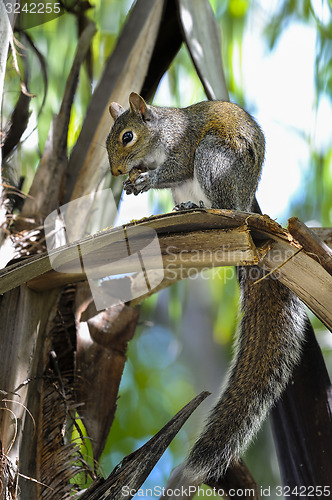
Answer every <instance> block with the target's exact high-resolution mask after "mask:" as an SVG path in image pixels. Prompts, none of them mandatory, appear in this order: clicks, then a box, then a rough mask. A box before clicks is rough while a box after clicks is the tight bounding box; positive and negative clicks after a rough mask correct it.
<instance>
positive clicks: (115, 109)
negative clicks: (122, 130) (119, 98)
mask: <svg viewBox="0 0 332 500" xmlns="http://www.w3.org/2000/svg"><path fill="white" fill-rule="evenodd" d="M108 109H109V112H110V115H111V117H112V118H113V120H114V121H115V120H116V119H117V118H119V116H120V115H122V113H124V111H125V109H124V108H123V107H122V106H121V105H120V104H118V103H117V102H111V104H110V107H109V108H108Z"/></svg>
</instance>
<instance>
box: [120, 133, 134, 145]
mask: <svg viewBox="0 0 332 500" xmlns="http://www.w3.org/2000/svg"><path fill="white" fill-rule="evenodd" d="M133 137H134V134H133V133H132V131H131V130H128V132H125V133H124V134H123V136H122V144H124V145H126V144H128V143H129V142H131V141H132V140H133Z"/></svg>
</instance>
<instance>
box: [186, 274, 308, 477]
mask: <svg viewBox="0 0 332 500" xmlns="http://www.w3.org/2000/svg"><path fill="white" fill-rule="evenodd" d="M263 275H264V272H263V271H262V270H261V269H260V268H258V267H244V268H241V269H240V287H241V304H242V314H243V316H242V319H241V323H240V327H239V334H238V340H237V345H236V354H235V358H234V361H233V364H232V367H231V369H230V371H229V374H228V378H227V383H226V385H225V388H224V390H223V391H222V394H221V397H220V399H219V401H218V402H217V403H216V405H215V406H214V408H213V409H212V410H211V413H210V415H209V418H208V421H207V424H206V426H205V429H204V430H203V432H202V434H201V436H200V438H199V439H198V441H197V442H196V444H195V445H194V447H193V449H192V451H191V453H190V455H189V457H188V459H187V462H186V470H187V473H189V475H190V476H191V477H195V478H196V480H197V479H199V482H205V481H207V480H208V481H212V480H214V481H217V480H218V479H219V478H220V477H222V476H223V475H224V473H225V471H226V469H227V467H228V466H229V464H230V462H231V461H233V460H236V459H237V458H239V455H240V454H241V453H243V451H244V450H245V448H246V447H247V445H248V444H249V442H250V441H251V439H252V438H253V436H254V435H255V433H256V432H257V430H258V429H259V427H260V426H261V423H262V421H263V419H264V418H265V416H266V414H267V413H268V411H269V410H270V408H271V407H272V406H273V405H274V403H275V402H276V400H277V399H278V398H279V397H280V395H281V393H282V392H283V390H284V389H285V386H286V384H287V382H288V380H289V379H290V376H291V374H292V371H293V368H294V366H295V365H296V364H297V363H298V361H299V359H300V355H301V344H302V342H303V336H304V334H303V332H304V323H305V317H306V316H305V312H304V308H303V306H302V304H301V302H300V300H299V299H298V298H297V297H296V296H295V295H294V294H293V293H292V292H291V291H290V290H288V288H286V287H285V286H284V285H282V284H281V283H280V282H279V281H278V280H276V279H274V278H273V277H271V276H270V277H265V278H264V279H263V280H261V281H260V282H259V283H257V284H255V281H257V280H258V279H259V278H261V277H262V276H263Z"/></svg>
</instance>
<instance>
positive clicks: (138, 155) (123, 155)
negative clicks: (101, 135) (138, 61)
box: [106, 92, 156, 176]
mask: <svg viewBox="0 0 332 500" xmlns="http://www.w3.org/2000/svg"><path fill="white" fill-rule="evenodd" d="M129 105H130V108H129V110H127V111H125V109H124V108H123V107H122V106H121V105H120V104H118V103H116V102H112V103H111V105H110V107H109V112H110V114H111V116H112V118H113V119H114V125H113V127H112V129H111V131H110V133H109V135H108V137H107V140H106V148H107V152H108V158H109V162H110V167H111V171H112V174H113V175H115V176H117V175H121V174H126V173H128V172H130V170H132V169H133V168H139V167H145V169H146V168H154V167H153V165H147V164H146V159H147V158H148V157H149V155H150V156H151V150H152V149H153V143H154V139H155V138H156V133H155V130H154V129H153V126H152V124H153V122H154V120H155V108H153V107H152V106H148V105H147V104H146V102H145V101H144V99H143V98H142V97H141V96H140V95H138V94H136V93H135V92H132V93H131V94H130V96H129Z"/></svg>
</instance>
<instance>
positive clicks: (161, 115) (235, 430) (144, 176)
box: [106, 92, 306, 485]
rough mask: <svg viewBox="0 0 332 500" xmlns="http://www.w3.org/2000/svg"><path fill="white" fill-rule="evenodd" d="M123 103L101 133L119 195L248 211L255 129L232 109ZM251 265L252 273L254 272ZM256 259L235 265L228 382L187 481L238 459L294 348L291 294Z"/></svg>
mask: <svg viewBox="0 0 332 500" xmlns="http://www.w3.org/2000/svg"><path fill="white" fill-rule="evenodd" d="M129 104H130V109H129V110H127V111H125V110H124V108H122V106H120V105H119V104H117V103H112V104H111V105H110V108H109V110H110V113H111V116H112V117H113V119H114V120H115V123H114V125H113V127H112V129H111V131H110V134H109V136H108V138H107V141H106V147H107V151H108V155H109V162H110V166H111V171H112V173H113V175H115V176H117V175H120V174H129V179H128V180H127V181H125V182H124V188H125V190H126V192H127V193H133V194H135V195H137V194H139V193H141V192H144V191H147V190H148V189H160V188H170V189H171V191H172V195H173V199H174V202H175V204H176V208H177V209H185V208H193V207H195V206H197V205H200V204H201V202H203V203H204V205H205V206H206V207H207V208H220V209H235V210H243V211H249V212H250V211H255V209H256V205H255V203H256V202H255V192H256V188H257V185H258V181H259V178H260V174H261V170H262V164H263V161H264V153H265V140H264V135H263V133H262V131H261V129H260V127H259V126H258V125H257V123H256V122H255V120H254V119H253V118H252V117H251V116H250V115H249V114H248V113H247V112H246V111H245V110H244V109H242V108H241V107H239V106H237V105H236V104H233V103H230V102H227V101H205V102H200V103H197V104H194V105H192V106H189V107H187V108H183V109H180V108H163V107H156V106H150V105H147V104H146V103H145V101H144V99H143V98H142V97H141V96H139V95H138V94H136V93H134V92H132V93H131V94H130V96H129ZM253 271H254V272H253ZM262 276H264V272H263V271H262V270H261V269H260V268H258V267H242V268H240V289H241V312H242V319H241V322H240V325H239V329H238V339H237V348H236V354H235V356H234V360H233V362H232V366H231V368H230V371H229V374H228V377H227V383H226V384H225V387H224V389H223V391H222V393H221V396H220V398H219V400H218V401H217V402H216V404H215V406H214V407H213V408H212V410H211V412H210V415H209V417H208V419H207V422H206V425H205V428H204V430H203V432H202V434H201V435H200V437H199V438H198V440H197V442H196V444H195V445H194V447H193V448H192V450H191V452H190V454H189V456H188V458H187V459H186V462H185V465H184V468H183V471H184V474H185V475H186V477H187V481H188V482H190V483H191V484H196V485H199V484H201V483H203V482H216V481H217V480H218V479H219V478H221V477H222V476H223V475H224V474H225V471H226V469H227V467H228V466H229V465H230V463H232V462H233V461H234V462H235V461H237V460H238V459H239V457H240V455H241V454H242V453H243V452H244V451H245V449H246V447H247V445H248V444H249V442H250V441H251V439H252V438H253V436H254V435H255V433H256V432H257V430H258V429H259V427H260V426H261V423H262V421H263V419H264V418H265V416H266V414H267V413H268V411H269V410H270V409H271V407H272V406H273V405H274V403H275V402H276V401H277V399H278V398H279V397H280V395H281V394H282V392H283V390H284V389H285V387H286V384H287V382H288V381H289V379H290V377H291V375H292V372H293V369H294V366H295V365H296V364H297V363H298V361H299V359H300V356H301V345H302V343H303V337H304V334H303V332H304V324H305V318H306V315H305V312H304V308H303V306H302V304H301V302H300V300H299V299H298V298H297V297H296V296H295V295H294V294H293V293H292V292H290V290H289V289H288V288H286V287H285V286H284V285H282V284H281V283H280V282H279V281H278V280H277V279H275V278H273V276H265V277H264V279H263V280H261V281H260V282H259V283H257V284H255V281H256V280H257V279H258V278H259V277H262Z"/></svg>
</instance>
